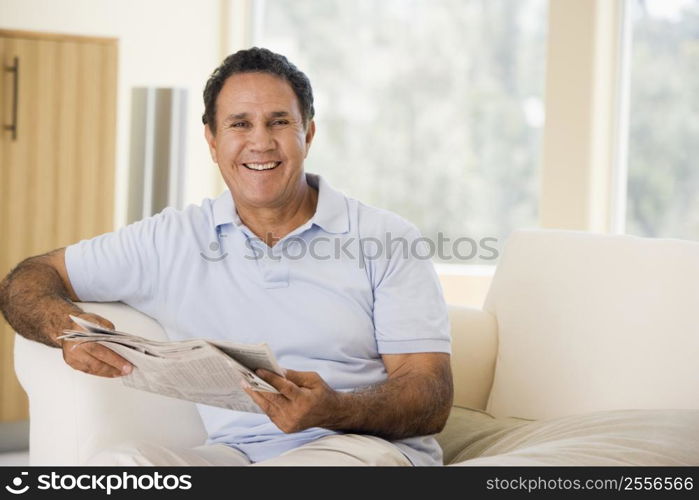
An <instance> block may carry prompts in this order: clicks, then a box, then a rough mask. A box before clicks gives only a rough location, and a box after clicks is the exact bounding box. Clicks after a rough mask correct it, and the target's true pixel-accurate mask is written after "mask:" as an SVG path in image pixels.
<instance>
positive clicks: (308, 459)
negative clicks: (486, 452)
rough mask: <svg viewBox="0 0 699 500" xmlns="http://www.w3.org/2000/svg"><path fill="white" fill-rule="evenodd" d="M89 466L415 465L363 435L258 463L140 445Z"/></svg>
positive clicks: (218, 447)
mask: <svg viewBox="0 0 699 500" xmlns="http://www.w3.org/2000/svg"><path fill="white" fill-rule="evenodd" d="M86 465H106V466H133V465H145V466H188V465H256V466H287V465H302V466H307V465H328V466H352V465H356V466H367V465H378V466H393V465H411V463H410V461H409V460H408V459H407V458H406V457H405V455H403V453H401V451H400V450H399V449H398V448H397V447H396V446H395V445H393V444H392V443H389V442H388V441H386V440H383V439H381V438H378V437H374V436H364V435H359V434H336V435H332V436H325V437H322V438H320V439H317V440H315V441H312V442H310V443H307V444H305V445H303V446H299V447H298V448H294V449H293V450H289V451H287V452H285V453H282V454H281V455H279V456H278V457H275V458H272V459H269V460H265V461H262V462H257V463H254V464H253V463H251V462H250V460H249V459H248V457H247V456H246V455H245V454H243V453H242V452H240V451H238V450H236V449H235V448H231V447H230V446H226V445H224V444H212V445H204V446H198V447H196V448H181V449H174V448H166V447H164V446H160V445H156V444H151V443H146V442H137V443H126V444H123V445H120V446H117V447H115V448H110V449H107V450H104V451H102V452H100V453H98V454H97V455H95V456H93V457H92V458H91V459H90V460H89V461H88V463H87V464H86Z"/></svg>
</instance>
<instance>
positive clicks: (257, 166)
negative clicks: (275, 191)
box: [243, 161, 282, 172]
mask: <svg viewBox="0 0 699 500" xmlns="http://www.w3.org/2000/svg"><path fill="white" fill-rule="evenodd" d="M281 164H282V162H280V161H269V162H267V163H243V166H244V167H245V168H247V169H250V170H257V171H258V172H259V171H261V170H273V169H275V168H277V167H278V166H279V165H281Z"/></svg>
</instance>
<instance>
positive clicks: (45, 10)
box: [0, 0, 223, 225]
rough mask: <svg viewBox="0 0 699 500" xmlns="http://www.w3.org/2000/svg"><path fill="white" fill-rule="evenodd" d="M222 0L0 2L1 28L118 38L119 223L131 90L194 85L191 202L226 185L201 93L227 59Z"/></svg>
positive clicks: (190, 121) (188, 189) (191, 96)
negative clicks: (209, 144)
mask: <svg viewBox="0 0 699 500" xmlns="http://www.w3.org/2000/svg"><path fill="white" fill-rule="evenodd" d="M220 15H221V2H220V0H0V28H4V29H17V30H29V31H47V32H56V33H69V34H76V35H92V36H104V37H115V38H118V39H119V68H118V70H119V73H118V75H119V76H118V78H119V82H118V94H117V96H118V103H117V143H116V145H117V158H116V165H117V170H116V183H117V185H116V221H115V222H116V223H117V225H121V224H122V223H123V221H124V220H125V210H126V194H127V193H126V187H127V186H126V182H127V173H128V159H129V127H130V120H131V117H130V106H131V104H130V102H131V89H132V88H133V87H137V86H164V87H184V88H187V89H189V109H188V110H187V112H188V134H187V158H186V162H187V163H186V164H187V177H186V187H185V202H186V203H199V201H201V199H202V198H204V197H211V196H215V195H217V194H218V193H219V192H220V189H221V187H222V184H221V183H220V182H219V173H218V169H217V168H216V166H215V165H214V164H213V163H212V161H211V158H210V156H209V154H208V151H207V148H206V143H205V142H204V138H203V128H202V124H201V119H200V117H201V113H202V111H203V104H202V98H201V93H202V90H203V88H204V84H205V83H206V80H207V78H208V76H209V74H210V73H211V71H212V70H213V69H214V68H215V67H216V66H217V65H218V64H219V62H220V60H221V57H222V55H223V54H221V27H220V25H221V19H220Z"/></svg>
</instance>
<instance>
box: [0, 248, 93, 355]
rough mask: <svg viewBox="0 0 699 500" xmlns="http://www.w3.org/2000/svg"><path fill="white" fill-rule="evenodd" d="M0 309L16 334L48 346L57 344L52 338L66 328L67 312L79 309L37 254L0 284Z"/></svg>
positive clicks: (21, 264) (68, 324) (68, 322)
mask: <svg viewBox="0 0 699 500" xmlns="http://www.w3.org/2000/svg"><path fill="white" fill-rule="evenodd" d="M0 310H2V313H3V315H4V316H5V319H6V320H7V322H8V323H9V324H10V325H11V326H12V328H14V330H15V331H16V332H17V333H19V334H20V335H22V336H24V337H26V338H28V339H30V340H35V341H37V342H41V343H43V344H46V345H49V346H51V347H58V346H59V342H58V341H57V340H56V338H55V337H56V336H57V335H59V334H60V332H61V331H63V329H65V328H68V327H70V325H71V322H70V319H69V318H68V314H78V313H81V312H82V310H81V309H80V308H79V307H78V306H76V305H75V304H74V303H73V302H72V301H71V300H70V297H69V294H68V291H67V290H66V288H65V285H64V284H63V281H62V280H61V277H60V276H59V274H58V272H57V271H56V270H55V269H54V268H53V267H52V266H50V265H49V264H47V263H45V262H42V258H41V257H33V258H31V259H27V260H25V261H23V262H21V263H20V264H19V265H18V266H17V267H16V268H15V269H14V270H13V271H12V272H11V273H10V274H8V275H7V277H6V278H5V279H4V280H3V281H2V283H0Z"/></svg>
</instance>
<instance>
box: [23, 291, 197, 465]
mask: <svg viewBox="0 0 699 500" xmlns="http://www.w3.org/2000/svg"><path fill="white" fill-rule="evenodd" d="M79 305H80V306H81V307H82V309H84V310H85V311H89V312H93V313H96V314H99V315H101V316H104V317H105V318H107V319H109V320H110V321H112V322H113V323H114V325H115V326H116V328H117V329H119V330H123V331H129V332H133V333H136V334H138V335H141V336H143V337H148V338H153V339H165V333H164V331H163V330H162V327H161V326H160V325H159V324H158V323H157V322H156V321H155V320H153V319H152V318H150V317H148V316H146V315H144V314H142V313H140V312H138V311H136V310H135V309H132V308H130V307H128V306H126V305H124V304H120V303H101V304H97V303H82V304H79ZM15 370H16V372H17V377H18V379H19V381H20V383H21V384H22V387H23V388H24V390H25V391H26V392H27V395H28V397H29V418H30V427H29V429H30V430H29V460H30V464H31V465H79V464H83V463H85V461H86V460H87V459H88V458H89V457H90V456H92V455H93V454H94V453H96V452H97V451H99V450H101V449H103V448H106V447H110V446H113V445H116V444H118V443H120V442H123V441H131V440H146V441H150V442H153V443H158V444H167V445H171V446H185V447H187V446H195V445H200V444H203V443H204V440H205V439H206V432H205V430H204V426H203V424H202V422H201V419H200V418H199V414H198V412H197V410H196V406H195V405H194V404H193V403H190V402H187V401H181V400H177V399H172V398H167V397H164V396H159V395H156V394H151V393H148V392H144V391H139V390H136V389H132V388H129V387H125V386H124V385H123V384H122V382H121V380H119V379H118V378H116V379H108V378H103V377H96V376H92V375H87V374H85V373H82V372H80V371H77V370H74V369H72V368H71V367H70V366H68V365H67V364H66V363H65V362H64V361H63V356H62V352H61V351H60V350H59V349H54V348H51V347H48V346H45V345H43V344H39V343H37V342H33V341H29V340H27V339H25V338H23V337H20V336H19V335H17V336H16V338H15Z"/></svg>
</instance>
